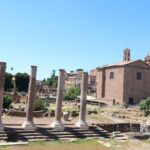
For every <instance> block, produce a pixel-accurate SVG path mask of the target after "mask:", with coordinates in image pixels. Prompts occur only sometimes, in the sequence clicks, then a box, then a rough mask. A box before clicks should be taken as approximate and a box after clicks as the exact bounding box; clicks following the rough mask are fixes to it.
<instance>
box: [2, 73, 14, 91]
mask: <svg viewBox="0 0 150 150" xmlns="http://www.w3.org/2000/svg"><path fill="white" fill-rule="evenodd" d="M12 88H13V84H12V74H11V73H7V72H6V74H5V86H4V89H5V91H10V90H11V89H12Z"/></svg>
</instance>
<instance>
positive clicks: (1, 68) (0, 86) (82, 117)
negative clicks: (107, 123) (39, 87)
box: [0, 62, 88, 131]
mask: <svg viewBox="0 0 150 150" xmlns="http://www.w3.org/2000/svg"><path fill="white" fill-rule="evenodd" d="M5 70H6V63H4V62H0V130H3V129H4V126H3V124H2V120H1V118H2V110H3V95H4V82H5ZM36 74H37V67H36V66H31V75H30V82H29V90H28V106H27V117H26V121H25V122H24V123H23V125H22V127H23V128H24V129H25V130H35V129H36V126H35V124H34V122H33V113H34V100H35V94H36ZM64 89H65V70H63V69H60V70H59V78H58V86H57V98H56V111H55V119H54V121H53V122H52V123H51V125H50V127H52V128H54V130H58V131H63V130H64V125H63V123H62V121H61V116H62V101H63V93H64ZM87 91H88V73H87V72H83V73H82V82H81V99H80V114H79V120H78V122H77V123H76V126H77V127H79V128H88V124H87V122H86V99H87Z"/></svg>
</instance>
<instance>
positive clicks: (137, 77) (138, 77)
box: [136, 72, 142, 80]
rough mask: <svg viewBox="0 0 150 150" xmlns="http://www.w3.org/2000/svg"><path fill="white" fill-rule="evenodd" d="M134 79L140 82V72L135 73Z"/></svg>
mask: <svg viewBox="0 0 150 150" xmlns="http://www.w3.org/2000/svg"><path fill="white" fill-rule="evenodd" d="M136 79H137V80H141V79H142V74H141V72H137V73H136Z"/></svg>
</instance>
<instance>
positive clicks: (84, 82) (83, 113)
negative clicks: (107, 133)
mask: <svg viewBox="0 0 150 150" xmlns="http://www.w3.org/2000/svg"><path fill="white" fill-rule="evenodd" d="M87 91H88V73H87V72H83V73H82V82H81V96H80V114H79V121H78V122H77V123H76V126H77V127H79V128H84V129H85V128H88V124H87V123H86V100H87Z"/></svg>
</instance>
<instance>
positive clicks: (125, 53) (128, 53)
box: [123, 48, 130, 62]
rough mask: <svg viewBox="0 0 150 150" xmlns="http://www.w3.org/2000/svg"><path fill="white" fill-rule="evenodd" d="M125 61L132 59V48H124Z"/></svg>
mask: <svg viewBox="0 0 150 150" xmlns="http://www.w3.org/2000/svg"><path fill="white" fill-rule="evenodd" d="M123 61H124V62H125V61H130V49H128V48H126V49H125V50H124V56H123Z"/></svg>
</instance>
